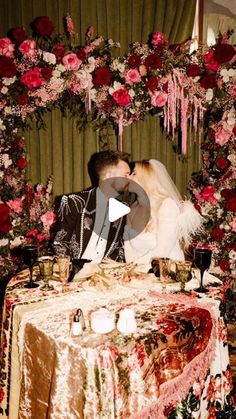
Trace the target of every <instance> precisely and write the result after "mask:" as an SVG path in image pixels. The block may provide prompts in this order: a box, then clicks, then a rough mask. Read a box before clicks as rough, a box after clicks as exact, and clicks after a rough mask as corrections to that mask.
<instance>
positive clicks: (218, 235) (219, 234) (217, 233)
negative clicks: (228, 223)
mask: <svg viewBox="0 0 236 419" xmlns="http://www.w3.org/2000/svg"><path fill="white" fill-rule="evenodd" d="M224 235H225V232H224V231H223V230H221V228H220V227H216V228H214V230H212V232H211V237H213V239H215V240H217V241H219V242H220V241H221V240H222V239H223V237H224Z"/></svg>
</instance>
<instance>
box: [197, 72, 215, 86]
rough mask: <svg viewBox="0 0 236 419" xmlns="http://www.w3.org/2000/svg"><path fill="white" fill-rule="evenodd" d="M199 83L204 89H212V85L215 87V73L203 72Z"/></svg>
mask: <svg viewBox="0 0 236 419" xmlns="http://www.w3.org/2000/svg"><path fill="white" fill-rule="evenodd" d="M200 85H201V86H202V87H203V88H204V89H213V87H216V76H215V74H205V75H204V76H203V77H202V78H201V80H200Z"/></svg>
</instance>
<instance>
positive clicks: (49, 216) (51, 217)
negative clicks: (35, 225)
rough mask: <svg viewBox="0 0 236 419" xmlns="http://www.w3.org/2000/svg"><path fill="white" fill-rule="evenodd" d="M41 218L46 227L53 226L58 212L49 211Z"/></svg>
mask: <svg viewBox="0 0 236 419" xmlns="http://www.w3.org/2000/svg"><path fill="white" fill-rule="evenodd" d="M40 220H41V221H42V223H43V225H44V227H46V228H48V227H51V226H52V225H53V224H54V223H55V221H56V214H55V213H54V212H53V211H47V212H45V214H43V215H41V217H40Z"/></svg>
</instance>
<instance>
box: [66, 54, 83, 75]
mask: <svg viewBox="0 0 236 419" xmlns="http://www.w3.org/2000/svg"><path fill="white" fill-rule="evenodd" d="M62 62H63V64H64V66H65V67H66V69H67V70H68V71H71V70H72V71H76V70H78V69H79V67H80V66H81V64H82V61H81V60H80V59H79V58H78V57H77V55H76V54H74V53H73V52H72V53H70V54H67V55H65V56H64V57H63V58H62Z"/></svg>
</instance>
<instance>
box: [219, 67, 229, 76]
mask: <svg viewBox="0 0 236 419" xmlns="http://www.w3.org/2000/svg"><path fill="white" fill-rule="evenodd" d="M220 75H221V76H222V77H224V76H227V75H228V70H226V68H222V70H220Z"/></svg>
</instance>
